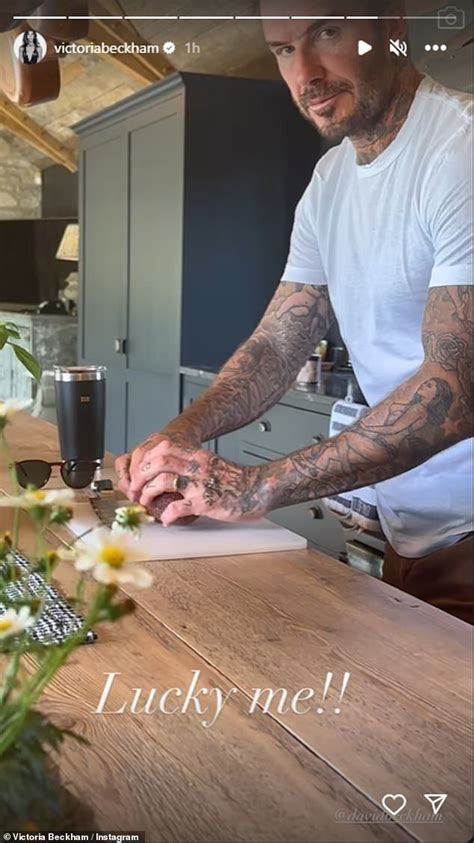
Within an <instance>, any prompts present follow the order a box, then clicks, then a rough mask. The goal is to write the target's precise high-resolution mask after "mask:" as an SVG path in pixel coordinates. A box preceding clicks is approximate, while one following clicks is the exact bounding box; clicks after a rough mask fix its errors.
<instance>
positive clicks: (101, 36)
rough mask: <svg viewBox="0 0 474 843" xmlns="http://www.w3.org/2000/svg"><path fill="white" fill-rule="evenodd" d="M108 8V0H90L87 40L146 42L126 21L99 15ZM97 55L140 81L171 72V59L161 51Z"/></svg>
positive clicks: (117, 42)
mask: <svg viewBox="0 0 474 843" xmlns="http://www.w3.org/2000/svg"><path fill="white" fill-rule="evenodd" d="M110 11H111V8H110V4H109V3H107V2H106V3H102V2H101V0H91V2H90V14H91V15H96V16H97V17H96V18H95V19H93V20H91V21H90V22H89V32H88V35H87V40H88V41H90V42H91V43H93V44H101V43H102V42H103V43H104V44H107V45H109V46H119V45H125V44H130V43H131V42H133V44H136V45H137V46H138V47H147V46H149V43H148V41H145V40H144V38H142V36H141V35H140V33H139V32H138V30H137V29H136V28H135V27H134V26H133V24H131V23H130V21H122V20H110V19H109V20H105V19H100V16H101V15H109V14H110ZM99 55H100V57H101V58H103V59H105V60H107V61H111V62H113V63H114V64H115V65H116V66H119V67H120V68H121V70H123V71H124V72H125V73H127V74H129V75H130V76H133V77H134V78H135V79H137V80H139V81H140V82H142V83H144V84H149V83H153V82H158V81H159V80H160V79H164V77H165V76H169V75H170V74H171V73H174V72H175V68H174V67H173V65H172V64H171V62H169V61H168V59H167V58H166V57H165V56H164V55H162V54H161V53H100V54H99Z"/></svg>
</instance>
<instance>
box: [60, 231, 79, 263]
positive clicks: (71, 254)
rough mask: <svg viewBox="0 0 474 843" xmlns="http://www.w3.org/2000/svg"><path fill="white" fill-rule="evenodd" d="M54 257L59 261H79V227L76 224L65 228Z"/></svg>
mask: <svg viewBox="0 0 474 843" xmlns="http://www.w3.org/2000/svg"><path fill="white" fill-rule="evenodd" d="M56 257H57V259H58V260H60V261H78V260H79V226H78V224H77V223H69V225H68V226H66V230H65V232H64V234H63V236H62V240H61V242H60V244H59V249H58V251H57V252H56Z"/></svg>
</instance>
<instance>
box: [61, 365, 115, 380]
mask: <svg viewBox="0 0 474 843" xmlns="http://www.w3.org/2000/svg"><path fill="white" fill-rule="evenodd" d="M106 371H107V368H106V366H55V367H54V380H55V381H102V380H105V373H106Z"/></svg>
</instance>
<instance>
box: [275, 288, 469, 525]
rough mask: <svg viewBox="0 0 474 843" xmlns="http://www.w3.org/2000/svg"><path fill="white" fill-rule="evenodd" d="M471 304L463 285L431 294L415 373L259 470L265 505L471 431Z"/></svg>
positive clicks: (393, 469)
mask: <svg viewBox="0 0 474 843" xmlns="http://www.w3.org/2000/svg"><path fill="white" fill-rule="evenodd" d="M472 303H473V294H472V288H469V287H439V288H435V289H433V290H432V291H431V292H430V295H429V299H428V304H427V307H426V311H425V318H424V324H423V345H424V349H425V361H424V363H423V365H422V366H421V368H420V369H419V371H418V372H417V373H416V374H415V375H414V376H413V377H412V378H410V379H409V380H407V381H405V382H404V383H403V384H401V385H400V386H399V387H398V388H397V389H396V390H395V391H394V392H392V394H391V395H390V396H388V397H387V398H386V399H385V400H384V401H382V402H381V403H380V404H378V405H377V406H375V407H373V408H372V409H371V410H369V411H368V412H367V413H366V414H365V415H364V416H363V417H362V418H361V419H360V420H359V421H358V422H357V423H356V424H354V425H353V426H352V427H350V428H348V429H347V430H345V431H343V432H342V433H341V434H339V435H338V436H335V437H334V438H332V439H330V440H328V441H327V442H325V443H323V444H322V445H318V446H315V447H310V448H305V449H303V450H301V451H297V452H295V453H293V454H290V455H289V456H288V457H286V458H285V459H282V460H278V461H276V462H273V463H270V464H269V465H268V466H265V467H262V468H261V469H260V483H261V486H262V495H263V496H264V497H265V498H266V502H267V504H268V506H269V508H271V509H275V508H277V507H279V506H287V505H289V504H294V503H300V502H302V501H305V500H311V499H314V498H320V497H324V496H325V495H331V494H338V493H340V492H343V491H346V490H347V489H357V488H359V487H360V486H365V485H367V484H370V483H377V482H380V481H382V480H386V479H387V478H389V477H394V476H395V475H397V474H401V473H403V472H405V471H408V470H409V469H411V468H414V467H415V466H417V465H419V464H420V463H422V462H425V460H427V459H429V457H431V456H433V455H434V454H436V453H438V452H439V451H442V450H444V449H445V448H448V447H449V446H450V445H454V444H455V443H456V442H459V441H461V440H462V439H466V438H468V437H469V436H472V411H473V397H472V396H473V390H472V383H471V372H472V363H473V360H472V356H473V349H472V344H473V334H474V331H473V328H474V325H473V318H472Z"/></svg>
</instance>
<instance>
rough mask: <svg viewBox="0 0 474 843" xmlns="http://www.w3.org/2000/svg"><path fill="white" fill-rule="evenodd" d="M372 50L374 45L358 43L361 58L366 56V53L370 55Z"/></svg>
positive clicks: (363, 42) (364, 42)
mask: <svg viewBox="0 0 474 843" xmlns="http://www.w3.org/2000/svg"><path fill="white" fill-rule="evenodd" d="M371 49H372V44H367V41H359V42H358V43H357V52H358V53H359V56H363V55H365V53H370V51H371Z"/></svg>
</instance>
